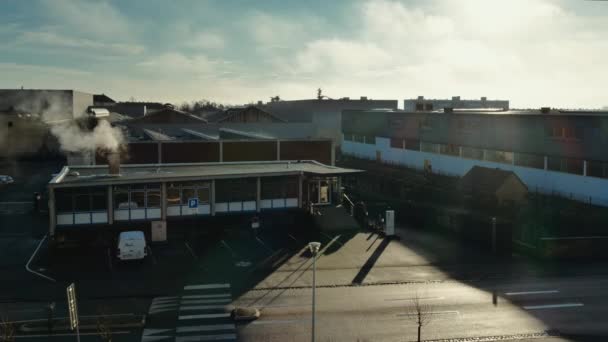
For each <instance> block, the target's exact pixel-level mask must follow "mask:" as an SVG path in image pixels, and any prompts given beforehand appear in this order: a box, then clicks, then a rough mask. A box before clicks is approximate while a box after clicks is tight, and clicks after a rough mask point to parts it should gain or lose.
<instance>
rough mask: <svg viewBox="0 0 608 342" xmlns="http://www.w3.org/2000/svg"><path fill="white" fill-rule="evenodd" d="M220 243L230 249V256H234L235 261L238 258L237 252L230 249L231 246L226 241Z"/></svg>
mask: <svg viewBox="0 0 608 342" xmlns="http://www.w3.org/2000/svg"><path fill="white" fill-rule="evenodd" d="M220 243H221V244H222V246H224V247H226V248H227V249H228V252H230V255H232V257H233V258H235V259H236V258H238V255H236V252H235V251H234V249H232V248H230V246H228V244H227V243H226V241H224V240H222V241H220Z"/></svg>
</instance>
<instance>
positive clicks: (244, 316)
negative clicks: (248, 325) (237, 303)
mask: <svg viewBox="0 0 608 342" xmlns="http://www.w3.org/2000/svg"><path fill="white" fill-rule="evenodd" d="M230 316H231V317H232V319H233V320H235V321H237V322H247V321H254V320H256V319H258V318H260V310H258V309H256V308H235V309H234V310H232V312H231V313H230Z"/></svg>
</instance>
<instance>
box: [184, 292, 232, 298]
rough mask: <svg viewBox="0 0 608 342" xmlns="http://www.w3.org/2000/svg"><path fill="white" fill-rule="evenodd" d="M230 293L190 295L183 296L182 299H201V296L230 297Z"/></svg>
mask: <svg viewBox="0 0 608 342" xmlns="http://www.w3.org/2000/svg"><path fill="white" fill-rule="evenodd" d="M230 296H231V294H230V293H218V294H208V295H188V296H182V299H201V298H222V297H230Z"/></svg>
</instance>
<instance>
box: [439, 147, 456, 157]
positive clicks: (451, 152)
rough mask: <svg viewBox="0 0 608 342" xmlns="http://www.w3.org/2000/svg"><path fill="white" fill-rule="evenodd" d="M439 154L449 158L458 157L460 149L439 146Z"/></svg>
mask: <svg viewBox="0 0 608 342" xmlns="http://www.w3.org/2000/svg"><path fill="white" fill-rule="evenodd" d="M439 148H440V153H441V154H447V155H450V156H460V147H459V146H457V145H452V144H440V147H439Z"/></svg>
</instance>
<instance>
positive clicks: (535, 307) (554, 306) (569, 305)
mask: <svg viewBox="0 0 608 342" xmlns="http://www.w3.org/2000/svg"><path fill="white" fill-rule="evenodd" d="M579 306H584V304H583V303H564V304H549V305H531V306H524V309H526V310H541V309H558V308H574V307H579Z"/></svg>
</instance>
